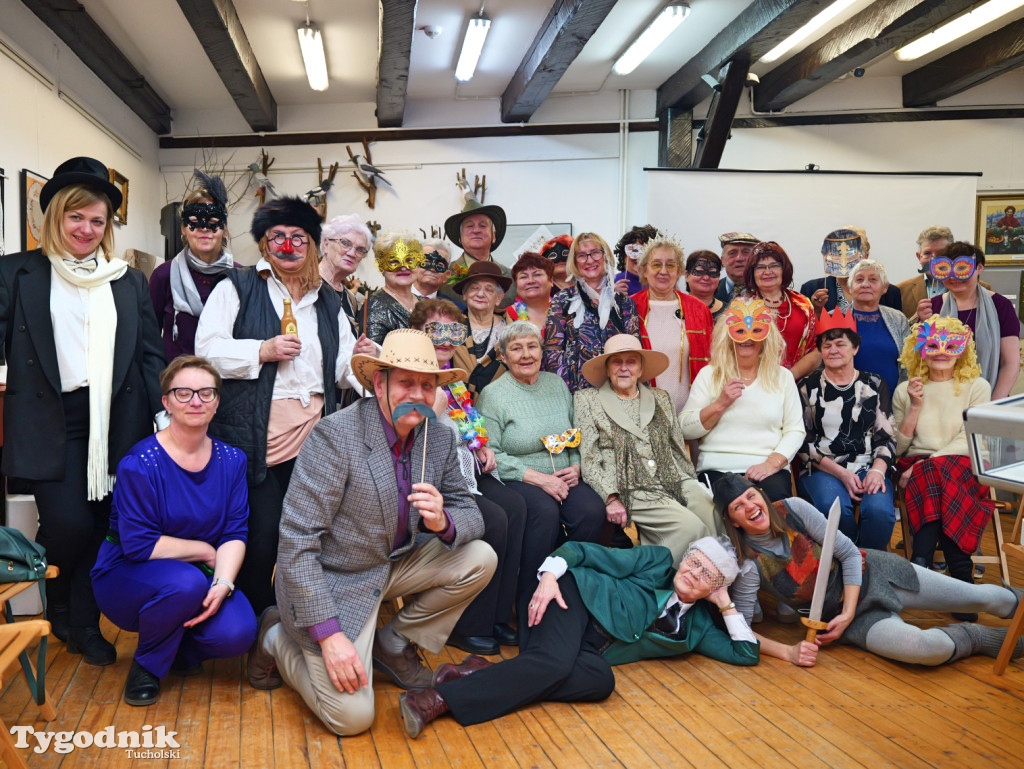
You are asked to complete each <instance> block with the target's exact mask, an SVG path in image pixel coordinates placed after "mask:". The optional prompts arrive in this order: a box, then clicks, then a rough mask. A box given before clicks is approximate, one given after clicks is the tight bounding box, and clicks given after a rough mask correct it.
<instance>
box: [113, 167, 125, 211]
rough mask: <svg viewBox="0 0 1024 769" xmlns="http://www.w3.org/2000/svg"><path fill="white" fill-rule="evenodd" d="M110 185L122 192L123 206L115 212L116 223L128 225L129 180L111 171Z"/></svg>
mask: <svg viewBox="0 0 1024 769" xmlns="http://www.w3.org/2000/svg"><path fill="white" fill-rule="evenodd" d="M110 183H111V184H113V185H115V186H116V187H117V188H118V189H119V190H121V206H120V208H118V209H117V210H116V211H115V212H114V221H115V222H117V223H118V224H128V179H127V177H125V175H124V174H122V173H119V172H118V171H115V170H114V169H113V168H111V169H110Z"/></svg>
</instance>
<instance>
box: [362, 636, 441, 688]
mask: <svg viewBox="0 0 1024 769" xmlns="http://www.w3.org/2000/svg"><path fill="white" fill-rule="evenodd" d="M373 669H374V670H376V671H377V672H378V673H381V674H382V675H385V676H387V677H388V678H390V679H391V680H392V681H394V682H395V683H396V684H397V685H398V686H400V687H402V688H403V689H426V688H428V687H430V686H433V685H434V674H433V672H431V670H430V668H428V667H427V666H426V665H424V664H423V660H422V658H421V657H420V655H419V651H418V650H417V647H416V644H413V643H409V644H406V646H405V648H404V649H402V651H401V652H399V653H398V654H392V653H391V652H389V651H387V650H386V649H385V648H384V647H383V646H382V645H381V643H380V639H378V638H377V636H374V637H373Z"/></svg>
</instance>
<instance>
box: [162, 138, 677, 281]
mask: <svg viewBox="0 0 1024 769" xmlns="http://www.w3.org/2000/svg"><path fill="white" fill-rule="evenodd" d="M350 146H351V147H352V151H353V152H359V153H361V152H362V149H361V147H359V146H358V145H354V144H353V145H350ZM656 147H657V142H656V137H655V136H654V135H653V134H650V133H634V134H631V135H630V137H629V144H628V148H627V153H628V158H629V161H628V164H627V168H626V174H627V180H628V181H627V194H626V198H627V200H626V203H625V204H624V205H625V210H626V212H627V219H628V220H629V222H630V224H632V223H640V222H641V220H643V218H644V217H645V216H646V211H647V202H646V194H647V193H646V189H647V188H646V179H645V175H644V174H643V172H642V170H641V169H642V168H643V167H644V166H645V165H651V164H652V163H653V161H654V159H655V158H656ZM268 152H269V154H270V156H271V157H273V158H275V159H276V160H275V163H274V166H273V168H272V169H271V173H270V178H271V181H272V182H273V183H274V185H275V188H276V190H277V192H278V194H289V195H295V194H301V193H303V192H305V191H307V190H309V189H311V188H313V187H315V186H316V184H317V172H316V160H317V158H318V157H319V158H321V159H322V160H323V162H324V165H325V166H327V165H329V164H330V163H332V162H336V161H340V162H341V164H342V165H341V169H340V170H339V172H338V175H337V177H336V180H335V186H334V187H333V188H332V189H331V192H330V195H329V197H328V205H327V214H328V217H330V216H336V215H338V214H342V213H350V212H355V213H357V214H358V215H359V216H360V217H362V218H363V219H364V220H375V221H377V222H379V223H380V224H381V225H382V227H383V228H384V229H390V228H399V229H402V228H405V229H411V230H413V231H414V232H415V231H417V229H418V228H423V229H425V230H426V231H427V232H428V233H429V231H430V228H431V226H432V225H433V226H434V227H437V228H441V227H442V226H443V224H444V220H445V219H446V218H447V217H448V216H450V215H451V214H453V213H456V212H457V211H459V210H460V209H461V207H462V204H461V197H460V194H459V191H458V189H457V188H456V185H455V177H456V174H458V173H459V172H460V171H461V170H462V169H463V168H465V169H466V174H467V176H468V177H469V179H470V181H471V182H472V180H473V177H474V176H476V175H479V176H484V175H486V177H487V194H486V200H485V202H487V203H496V204H498V205H501V206H502V207H503V208H504V209H505V210H506V212H507V214H508V220H509V223H510V224H532V223H549V222H572V223H573V225H574V228H575V230H576V231H577V232H578V231H580V230H594V231H597V232H600V233H602V234H604V235H605V236H606V237H607V238H608V239H609V240H612V241H613V242H614V241H615V240H617V239H618V237H619V234H620V233H619V219H620V217H619V173H620V162H619V156H620V138H619V136H618V135H617V134H589V135H588V134H583V135H575V136H535V137H511V138H475V139H460V140H455V139H446V140H432V141H389V142H378V143H376V144H373V145H371V153H372V158H373V163H374V164H375V165H376V166H378V167H379V168H381V169H382V170H383V171H384V173H385V175H386V176H387V178H388V179H389V181H391V182H392V184H393V189H388V188H386V187H380V188H378V190H377V198H376V207H375V208H374V209H373V210H370V209H369V208H368V207H367V205H366V195H365V193H364V192H363V190H362V188H361V187H359V186H358V184H357V183H356V181H355V179H353V178H352V175H351V172H350V169H351V165H350V164H349V161H348V154H347V153H346V151H345V146H344V145H311V146H286V147H272V148H269V149H268ZM258 155H259V150H258V149H256V148H252V149H244V150H228V151H222V152H220V153H217V155H216V156H215V158H211V157H209V156H207V158H206V160H208V161H209V160H212V163H211V165H212V166H213V167H216V166H218V165H222V166H223V165H226V167H227V173H226V174H225V179H226V180H227V181H228V183H229V184H230V181H231V179H232V178H237V177H238V176H240V175H241V174H240V169H242V168H244V166H246V165H248V164H249V163H250V162H253V161H255V160H256V159H257V158H258ZM203 160H204V156H203V153H202V152H201V151H193V150H162V151H161V152H160V161H161V169H162V171H163V175H164V181H165V184H166V192H167V198H168V199H169V200H171V199H180V197H181V196H182V194H183V192H184V190H185V185H186V184H187V182H188V177H189V176H190V175H191V173H192V168H193V166H194V165H195V164H196V163H197V162H203ZM236 189H237V191H238V192H240V191H241V189H242V186H241V185H240V186H239V187H238V188H236ZM254 207H255V203H254V201H253V197H252V192H251V191H250V192H248V193H246V196H245V198H244V200H243V201H242V202H240V203H239V204H238V205H236V206H235V207H234V209H233V210H232V211H231V214H230V218H229V228H230V230H231V232H232V234H233V239H232V249H233V251H234V253H235V257H236V259H238V260H239V261H242V262H245V263H252V262H253V261H255V259H256V258H257V255H256V251H255V245H254V244H253V242H252V238H251V237H250V236H249V235H248V233H247V229H248V227H249V224H250V222H251V220H252V212H253V210H254ZM634 217H635V219H636V222H633V218H634ZM628 226H630V225H629V224H627V227H628Z"/></svg>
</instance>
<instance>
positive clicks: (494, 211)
mask: <svg viewBox="0 0 1024 769" xmlns="http://www.w3.org/2000/svg"><path fill="white" fill-rule="evenodd" d="M505 222H506V219H505V210H504V209H503V208H502V207H501V206H495V205H490V206H482V205H480V203H478V202H477V201H476V200H473V199H472V198H470V199H469V200H467V201H466V205H465V207H464V208H463V209H462V211H460V212H459V213H457V214H453V215H452V216H449V217H448V218H447V219H446V220H445V223H444V232H445V234H446V235H447V236H448V240H450V241H451V242H452V243H454V244H455V245H457V246H458V247H459V248H461V249H462V256H460V257H459V258H458V259H456V260H455V261H454V262H452V263H451V270H452V275H453V277H454V278H455V279H456V280H458V279H460V278H462V277H464V276H465V275H466V273H467V272H469V268H470V267H472V266H473V265H474V264H476V263H478V262H493V263H494V264H498V263H497V262H495V261H494V258H493V257H492V256H491V252H492V251H493V250H494V249H496V248H497V247H498V246H500V245H501V241H502V240H504V239H505ZM498 267H499V268H500V269H501V274H502V275H503V276H505V277H506V278H511V277H512V274H511V273H510V272H509V269H508V267H506V266H505V265H503V264H498ZM441 293H443V294H445V295H446V296H447V297H448V298H450V299H454V300H456V304H458V303H459V302H458V296H457V295H454V296H453V295H452V294H454V293H455V292H454V291H453V290H452V289H449V288H445V289H443V290H442V292H441ZM515 299H516V294H515V291H514V290H512V289H511V288H509V287H506V289H505V295H504V296H503V297H502V298H501V301H499V302H498V309H501V310H504V309H505V308H506V307H508V306H509V305H510V304H512V302H514V301H515Z"/></svg>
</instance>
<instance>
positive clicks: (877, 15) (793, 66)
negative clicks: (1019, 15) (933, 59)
mask: <svg viewBox="0 0 1024 769" xmlns="http://www.w3.org/2000/svg"><path fill="white" fill-rule="evenodd" d="M977 2H978V0H886V2H881V3H872V4H871V5H869V6H868V7H867V8H865V9H864V10H863V11H861V12H860V13H858V14H857V15H856V16H854V17H852V18H851V19H849V20H848V21H845V22H843V23H842V24H840V25H839V26H838V27H836V28H835V29H834V30H832V31H831V32H829V33H828V34H827V35H825V36H824V37H823V38H822V39H820V40H818V41H817V42H816V43H813V44H812V45H810V46H808V47H807V48H805V49H804V50H803V51H801V52H800V53H798V54H796V55H795V56H793V57H792V58H790V59H789V60H787V61H786V62H784V63H783V64H782V65H781V66H779V67H776V68H775V69H773V70H772V71H771V72H769V73H768V74H767V75H765V76H764V77H762V78H761V83H760V85H758V86H757V88H755V89H754V106H755V108H756V109H757V110H758V111H759V112H777V111H779V110H782V109H785V108H786V107H788V106H790V105H791V104H793V103H794V102H797V101H799V100H800V99H803V98H804V97H806V96H809V95H810V94H812V93H814V92H815V91H817V90H818V89H819V88H822V87H823V86H825V85H828V84H829V83H831V82H832V81H833V80H835V79H836V78H838V77H840V76H841V75H844V74H846V73H847V72H850V71H851V70H853V69H856V68H857V67H860V66H863V65H864V64H867V63H868V62H870V61H871V60H872V59H874V58H876V57H878V56H880V55H882V54H884V53H887V52H889V51H891V50H893V49H895V48H899V47H900V46H901V45H903V44H905V43H909V42H910V41H911V40H913V39H914V38H916V37H918V36H919V35H921V34H923V33H925V32H928V31H929V30H932V29H934V28H935V27H937V26H939V25H940V24H942V23H943V22H944V21H948V20H949V19H951V18H952V17H954V16H956V15H957V14H959V13H961V12H963V11H965V10H967V9H969V8H970V7H971V6H972V5H976V4H977Z"/></svg>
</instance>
